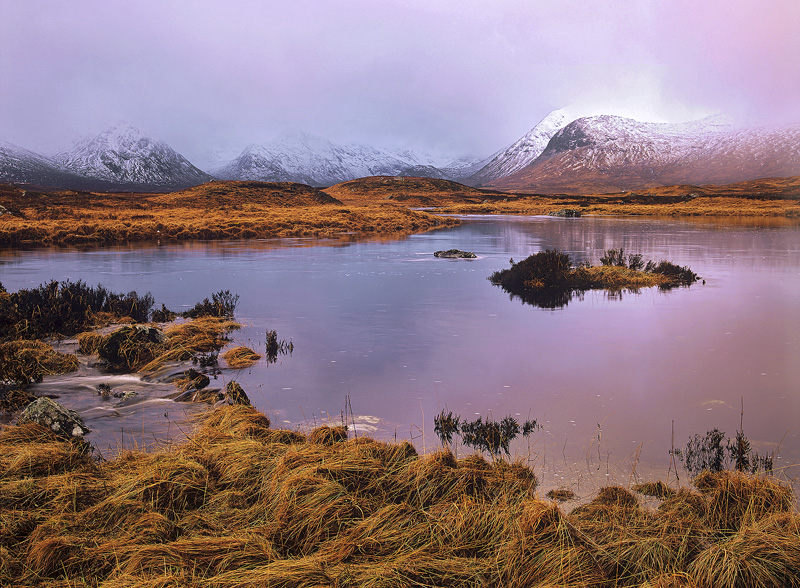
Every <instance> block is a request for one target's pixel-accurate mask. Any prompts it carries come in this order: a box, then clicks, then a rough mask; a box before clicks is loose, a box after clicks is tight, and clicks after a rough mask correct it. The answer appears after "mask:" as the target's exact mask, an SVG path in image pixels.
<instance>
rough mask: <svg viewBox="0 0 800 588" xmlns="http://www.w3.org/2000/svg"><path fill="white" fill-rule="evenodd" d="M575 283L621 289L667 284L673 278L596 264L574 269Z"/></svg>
mask: <svg viewBox="0 0 800 588" xmlns="http://www.w3.org/2000/svg"><path fill="white" fill-rule="evenodd" d="M573 274H575V279H574V280H575V283H576V284H580V286H581V287H584V286H585V287H586V288H587V289H606V290H621V289H623V288H649V287H651V286H668V285H670V284H672V283H673V279H672V278H671V277H669V276H665V275H664V274H657V273H653V272H643V271H637V270H632V269H629V268H626V267H620V266H611V265H598V266H592V267H583V268H578V269H576V270H574V272H573Z"/></svg>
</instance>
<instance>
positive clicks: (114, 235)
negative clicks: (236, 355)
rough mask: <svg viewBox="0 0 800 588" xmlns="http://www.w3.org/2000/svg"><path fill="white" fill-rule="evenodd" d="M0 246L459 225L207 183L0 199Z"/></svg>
mask: <svg viewBox="0 0 800 588" xmlns="http://www.w3.org/2000/svg"><path fill="white" fill-rule="evenodd" d="M0 204H2V205H4V206H7V207H11V208H12V209H14V210H15V213H14V214H4V215H2V216H0V245H1V246H26V245H35V246H40V245H54V244H67V245H81V244H109V243H126V242H134V241H184V240H188V239H202V240H217V239H265V238H274V237H330V238H337V237H339V236H341V235H342V234H358V235H379V234H408V233H413V232H418V231H425V230H429V229H432V228H436V227H443V226H452V225H456V224H458V222H459V221H458V220H457V219H453V218H445V217H439V216H435V215H432V214H429V213H427V212H422V211H413V210H408V209H406V208H403V207H397V206H381V205H377V204H373V205H370V206H359V207H345V206H342V205H341V204H337V203H336V201H335V200H334V199H332V198H330V197H329V196H327V195H325V194H324V193H323V192H321V191H319V190H316V189H315V188H309V187H308V186H303V185H302V184H288V183H285V184H267V183H259V182H211V183H209V184H203V185H202V186H197V187H196V188H191V189H189V190H184V191H181V192H176V193H172V194H90V195H86V194H83V193H74V192H62V193H56V194H39V193H35V192H29V193H27V194H26V195H25V196H24V197H23V196H22V193H21V191H16V192H14V191H13V190H12V191H10V192H8V193H6V192H2V193H0Z"/></svg>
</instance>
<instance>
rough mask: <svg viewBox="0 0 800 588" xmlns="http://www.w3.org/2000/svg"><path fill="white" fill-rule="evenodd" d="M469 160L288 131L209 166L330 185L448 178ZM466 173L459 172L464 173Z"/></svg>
mask: <svg viewBox="0 0 800 588" xmlns="http://www.w3.org/2000/svg"><path fill="white" fill-rule="evenodd" d="M473 163H474V162H473V161H458V162H453V164H452V166H450V167H446V168H440V166H441V165H443V164H444V165H447V164H446V160H443V159H441V158H439V159H438V160H437V158H435V157H434V156H431V155H427V154H422V153H418V152H414V151H411V150H407V149H382V148H377V147H371V146H366V145H356V144H354V145H341V144H336V143H333V142H331V141H328V140H327V139H324V138H322V137H317V136H315V135H310V134H306V133H290V134H284V135H282V136H280V137H278V138H277V139H276V140H274V141H272V142H270V143H266V144H263V145H259V144H254V145H250V146H249V147H247V148H246V149H245V150H244V151H243V152H242V153H241V155H239V157H237V158H236V159H234V160H233V161H231V162H229V163H228V164H226V165H224V166H222V167H221V168H219V169H217V170H215V171H214V175H215V176H217V177H219V178H220V179H223V180H261V181H269V182H285V181H291V182H302V183H304V184H309V185H312V186H330V185H333V184H338V183H341V182H346V181H349V180H353V179H356V178H363V177H368V176H412V175H424V176H428V177H435V178H445V179H450V178H451V174H453V173H455V174H459V172H460V171H461V167H462V166H468V165H471V164H473ZM466 175H469V174H468V173H466V174H463V175H461V174H459V177H465V176H466Z"/></svg>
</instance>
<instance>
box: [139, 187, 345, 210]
mask: <svg viewBox="0 0 800 588" xmlns="http://www.w3.org/2000/svg"><path fill="white" fill-rule="evenodd" d="M149 200H150V201H151V202H153V203H154V204H162V205H171V206H187V207H192V208H214V207H220V206H242V205H247V204H251V205H258V206H266V207H289V206H315V205H319V204H341V202H339V201H338V200H337V199H336V198H333V197H331V196H329V195H328V194H326V193H325V192H323V191H321V190H319V189H318V188H312V187H311V186H307V185H305V184H296V183H293V182H247V181H240V182H237V181H227V182H216V181H215V182H206V183H205V184H200V185H199V186H194V187H192V188H186V189H185V190H179V191H177V192H171V193H169V194H160V195H157V196H152V197H150V198H149Z"/></svg>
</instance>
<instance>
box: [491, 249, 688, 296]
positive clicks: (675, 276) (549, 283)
mask: <svg viewBox="0 0 800 588" xmlns="http://www.w3.org/2000/svg"><path fill="white" fill-rule="evenodd" d="M699 279H700V278H699V277H698V275H697V274H695V273H694V272H693V271H692V270H690V269H689V268H688V267H681V266H679V265H676V264H674V263H672V262H670V261H664V260H662V261H660V262H654V261H648V262H645V261H644V259H643V257H642V255H640V254H629V255H626V254H625V252H624V251H623V250H622V249H609V250H607V251H606V252H605V255H603V257H601V258H600V265H599V266H591V265H588V264H578V265H577V266H574V265H573V263H572V260H571V259H570V257H569V255H567V254H566V253H563V252H561V251H558V250H554V249H548V250H546V251H540V252H539V253H535V254H534V255H531V256H529V257H527V258H525V259H524V260H522V261H520V262H518V263H515V262H514V260H513V259H512V260H511V267H510V268H508V269H503V270H499V271H496V272H494V273H493V274H492V275H491V276H489V281H490V282H492V284H494V285H495V286H500V287H501V288H503V290H505V291H506V292H508V293H509V294H511V295H512V296H518V297H519V298H521V299H522V300H523V301H524V302H528V303H530V304H534V305H535V306H545V307H548V308H555V307H558V306H563V305H564V304H566V301H568V300H569V299H570V298H571V296H572V293H573V292H584V291H587V290H611V291H621V290H626V289H627V290H636V289H638V288H649V287H653V286H657V287H659V288H661V289H662V290H668V289H670V288H675V287H677V286H689V285H691V284H693V283H694V282H696V281H697V280H699Z"/></svg>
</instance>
